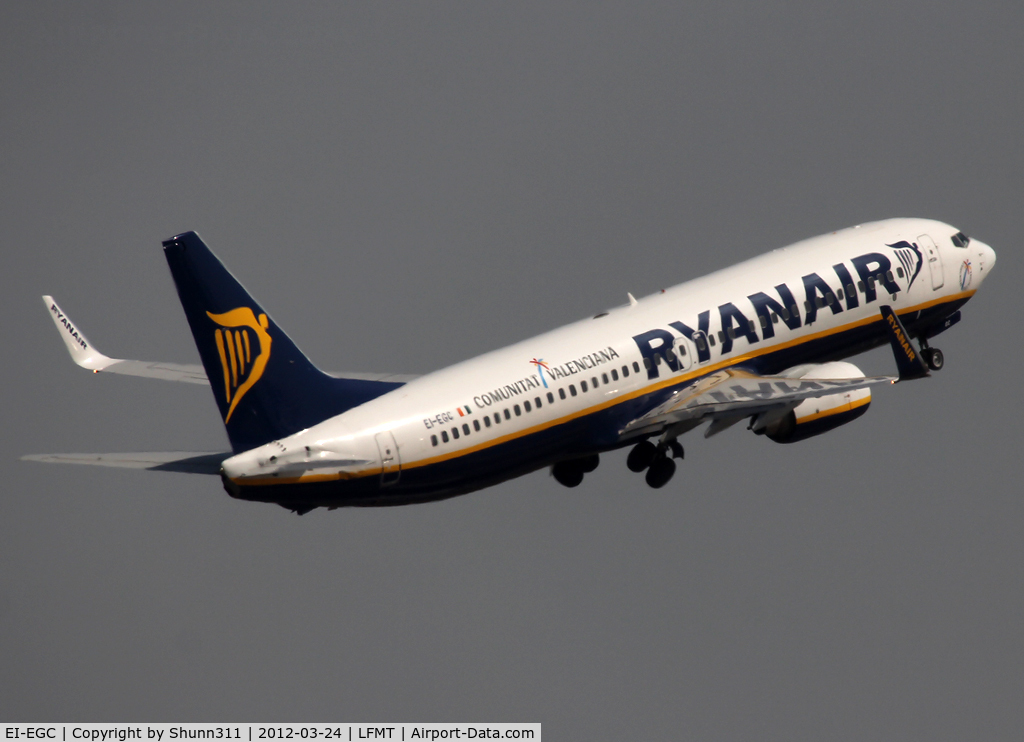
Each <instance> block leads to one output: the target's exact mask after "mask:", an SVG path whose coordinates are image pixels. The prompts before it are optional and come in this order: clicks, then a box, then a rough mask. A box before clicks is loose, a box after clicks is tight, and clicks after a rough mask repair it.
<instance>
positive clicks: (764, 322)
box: [758, 314, 768, 330]
mask: <svg viewBox="0 0 1024 742" xmlns="http://www.w3.org/2000/svg"><path fill="white" fill-rule="evenodd" d="M758 319H759V320H760V321H761V329H762V330H763V329H764V328H766V327H768V320H767V318H765V316H764V315H763V314H761V315H758Z"/></svg>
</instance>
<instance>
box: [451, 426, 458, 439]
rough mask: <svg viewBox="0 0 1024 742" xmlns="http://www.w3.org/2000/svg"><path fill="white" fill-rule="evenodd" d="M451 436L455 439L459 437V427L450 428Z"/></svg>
mask: <svg viewBox="0 0 1024 742" xmlns="http://www.w3.org/2000/svg"><path fill="white" fill-rule="evenodd" d="M452 438H454V439H455V440H458V439H459V429H458V428H452Z"/></svg>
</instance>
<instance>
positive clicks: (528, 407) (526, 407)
mask: <svg viewBox="0 0 1024 742" xmlns="http://www.w3.org/2000/svg"><path fill="white" fill-rule="evenodd" d="M523 409H524V410H526V411H527V412H529V411H530V410H532V409H533V408H532V407H530V401H529V400H527V401H525V402H523Z"/></svg>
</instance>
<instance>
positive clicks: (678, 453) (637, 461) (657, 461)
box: [626, 440, 684, 489]
mask: <svg viewBox="0 0 1024 742" xmlns="http://www.w3.org/2000/svg"><path fill="white" fill-rule="evenodd" d="M683 456H684V452H683V447H682V446H681V445H680V444H679V441H676V440H673V441H669V442H668V443H667V444H659V445H655V444H653V443H651V442H650V441H641V442H640V443H637V444H636V445H635V446H633V450H632V451H630V452H629V456H628V457H627V458H626V466H627V467H629V470H630V471H635V472H637V473H638V474H639V473H640V472H642V471H643V470H644V469H646V470H647V476H646V477H645V479H646V480H647V484H648V485H649V486H651V487H653V488H654V489H658V488H660V487H664V486H665V485H666V484H668V482H669V480H670V479H672V475H673V474H675V473H676V462H675V461H673V459H681V458H683Z"/></svg>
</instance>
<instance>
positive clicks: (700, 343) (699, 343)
mask: <svg viewBox="0 0 1024 742" xmlns="http://www.w3.org/2000/svg"><path fill="white" fill-rule="evenodd" d="M706 347H707V345H706V344H705V342H704V336H703V335H698V336H697V350H704V348H706Z"/></svg>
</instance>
